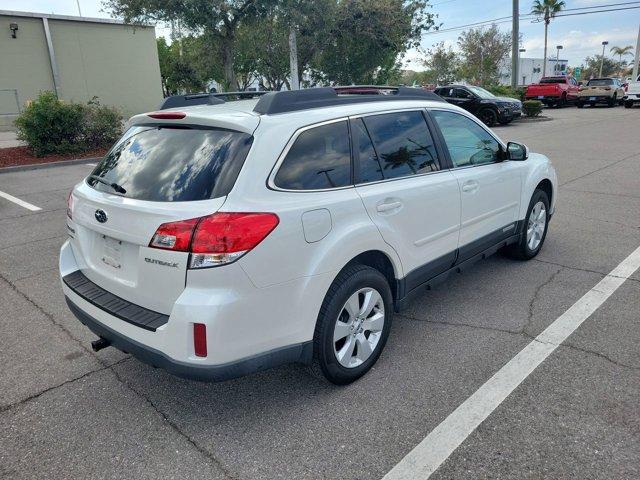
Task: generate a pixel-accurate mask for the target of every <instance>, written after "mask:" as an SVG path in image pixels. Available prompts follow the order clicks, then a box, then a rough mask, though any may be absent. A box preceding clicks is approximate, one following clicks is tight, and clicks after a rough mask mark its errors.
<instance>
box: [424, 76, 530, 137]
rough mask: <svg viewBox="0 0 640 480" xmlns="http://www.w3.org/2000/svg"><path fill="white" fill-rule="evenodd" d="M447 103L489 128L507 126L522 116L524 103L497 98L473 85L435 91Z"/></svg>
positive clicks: (446, 87)
mask: <svg viewBox="0 0 640 480" xmlns="http://www.w3.org/2000/svg"><path fill="white" fill-rule="evenodd" d="M435 93H436V94H438V95H440V96H441V97H442V98H444V99H445V100H446V101H447V102H449V103H453V104H454V105H458V106H459V107H462V108H464V109H465V110H467V111H469V112H471V113H473V114H474V115H475V116H476V117H478V118H479V119H480V120H482V122H484V123H485V124H486V125H487V126H489V127H493V126H494V125H495V124H496V123H500V124H501V125H506V124H507V123H509V122H511V121H512V120H513V119H514V118H518V117H519V116H520V115H522V102H520V100H516V99H515V98H507V97H496V96H495V95H494V94H493V93H491V92H489V91H487V90H485V89H484V88H481V87H476V86H473V85H447V86H444V87H438V88H436V89H435Z"/></svg>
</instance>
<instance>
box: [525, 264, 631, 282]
mask: <svg viewBox="0 0 640 480" xmlns="http://www.w3.org/2000/svg"><path fill="white" fill-rule="evenodd" d="M532 260H533V261H534V262H540V263H546V264H547V265H555V266H557V267H562V268H566V269H567V270H575V271H577V272H586V273H595V274H596V275H600V276H602V277H611V278H620V279H623V280H625V281H628V282H635V283H640V280H639V279H636V278H631V277H621V276H619V275H611V273H607V272H600V271H598V270H590V269H588V268H579V267H573V266H571V265H564V264H562V263H557V262H550V261H549V260H540V259H539V258H533V259H532Z"/></svg>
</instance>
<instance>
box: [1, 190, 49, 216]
mask: <svg viewBox="0 0 640 480" xmlns="http://www.w3.org/2000/svg"><path fill="white" fill-rule="evenodd" d="M0 197H2V198H6V199H7V200H9V201H10V202H13V203H15V204H16V205H20V206H21V207H24V208H26V209H27V210H31V211H32V212H37V211H39V210H42V209H41V208H40V207H36V206H35V205H31V204H30V203H27V202H25V201H24V200H20V199H19V198H16V197H14V196H13V195H9V194H8V193H5V192H3V191H1V190H0Z"/></svg>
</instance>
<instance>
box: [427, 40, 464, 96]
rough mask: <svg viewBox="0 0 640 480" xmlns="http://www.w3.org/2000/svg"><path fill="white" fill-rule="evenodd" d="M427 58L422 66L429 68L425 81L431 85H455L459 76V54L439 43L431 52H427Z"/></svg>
mask: <svg viewBox="0 0 640 480" xmlns="http://www.w3.org/2000/svg"><path fill="white" fill-rule="evenodd" d="M425 53H426V55H427V57H426V58H425V59H424V60H423V61H422V64H423V65H424V66H425V67H426V68H427V71H426V72H424V73H425V79H426V80H427V81H428V82H429V83H435V84H438V85H445V84H447V83H453V82H455V81H456V79H457V76H458V68H459V66H460V65H459V63H460V62H459V60H458V54H457V53H456V52H454V51H453V49H451V47H449V48H448V49H447V48H445V46H444V42H441V43H437V44H435V45H434V46H433V48H432V49H431V50H427V52H425Z"/></svg>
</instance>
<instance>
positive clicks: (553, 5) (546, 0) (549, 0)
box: [531, 0, 565, 77]
mask: <svg viewBox="0 0 640 480" xmlns="http://www.w3.org/2000/svg"><path fill="white" fill-rule="evenodd" d="M564 7H565V3H564V0H535V1H534V2H533V7H532V8H531V13H532V14H534V15H537V16H538V17H542V18H543V20H544V62H543V63H542V76H543V77H544V76H546V75H547V38H548V34H549V24H550V23H551V19H552V18H553V17H555V16H556V15H557V14H558V13H560V12H561V11H562V9H563V8H564Z"/></svg>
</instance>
